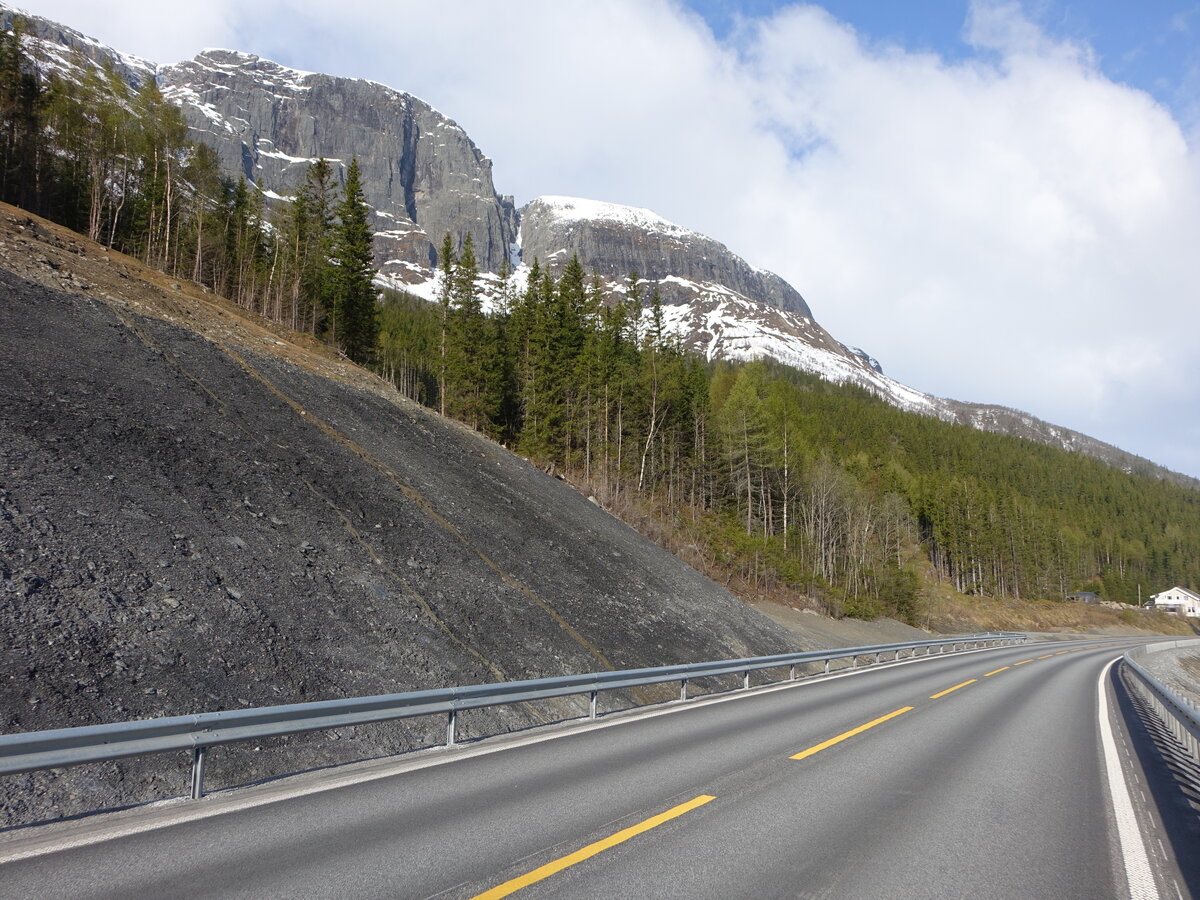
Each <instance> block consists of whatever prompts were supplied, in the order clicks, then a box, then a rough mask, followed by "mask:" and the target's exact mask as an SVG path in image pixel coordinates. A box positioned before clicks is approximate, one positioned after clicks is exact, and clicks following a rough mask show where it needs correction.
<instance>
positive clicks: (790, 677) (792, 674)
mask: <svg viewBox="0 0 1200 900" xmlns="http://www.w3.org/2000/svg"><path fill="white" fill-rule="evenodd" d="M795 680H796V664H795V663H792V670H791V671H790V672H789V673H788V681H795Z"/></svg>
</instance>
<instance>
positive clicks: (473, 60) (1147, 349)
mask: <svg viewBox="0 0 1200 900" xmlns="http://www.w3.org/2000/svg"><path fill="white" fill-rule="evenodd" d="M19 2H20V5H22V6H24V7H26V8H27V9H28V10H29V11H30V12H33V13H37V14H40V15H45V16H48V17H50V18H53V19H57V20H58V21H60V22H63V23H65V24H67V25H70V26H72V27H74V28H77V29H79V30H81V31H83V32H85V33H87V34H90V35H92V36H93V37H96V38H98V39H100V40H102V41H104V42H106V43H108V44H110V45H111V46H114V47H116V48H117V49H119V50H121V51H124V52H129V53H134V54H138V55H140V56H143V57H145V58H147V59H151V60H154V61H157V62H159V63H170V62H175V61H179V60H183V59H188V58H190V57H192V56H194V55H195V54H196V53H197V52H199V51H200V50H201V49H203V48H206V47H228V48H232V49H237V50H242V51H246V52H251V53H256V54H259V55H261V56H263V57H266V58H269V59H274V60H277V61H279V62H282V63H284V64H286V65H290V66H294V67H296V68H299V69H305V70H309V71H319V72H328V73H330V74H334V75H342V76H348V77H357V78H370V79H373V80H375V81H379V82H382V83H383V84H387V85H390V86H392V87H395V88H398V89H400V90H404V91H408V92H410V93H412V94H415V95H416V96H418V97H420V98H421V99H423V100H425V101H427V102H429V103H431V104H433V105H434V106H435V107H437V108H438V109H440V110H441V111H442V112H444V113H446V114H447V115H449V116H450V117H452V118H453V119H455V120H456V121H457V122H458V123H459V124H460V125H462V126H463V128H464V129H465V130H466V131H467V133H468V134H469V135H470V136H471V138H472V139H473V140H474V141H475V142H476V144H477V145H478V146H479V148H480V149H481V150H482V152H483V153H484V154H486V155H487V156H489V157H490V158H491V159H492V160H493V163H494V177H495V184H496V188H497V190H498V191H499V192H501V193H505V194H513V195H514V196H515V197H516V200H517V202H518V204H523V203H525V202H528V201H529V200H532V199H533V198H535V197H537V196H540V195H547V194H559V195H567V196H576V197H586V198H592V199H597V200H607V201H610V202H614V203H623V204H627V205H630V206H637V207H643V208H647V209H650V210H653V211H654V212H656V213H658V214H659V215H661V216H663V217H664V218H666V219H668V220H670V221H673V222H676V223H678V224H679V225H682V226H685V227H687V228H691V229H694V230H696V231H699V232H702V233H704V234H708V235H711V236H712V237H714V238H716V239H717V240H719V241H721V242H723V243H725V244H726V245H727V246H728V247H729V248H730V249H731V250H733V251H734V252H735V253H738V254H740V255H741V256H743V257H744V258H746V259H747V260H748V261H749V262H750V263H752V264H754V265H756V266H761V267H763V268H766V269H770V270H772V271H774V272H777V273H778V274H780V275H782V276H783V277H784V278H786V279H787V280H788V281H789V282H790V283H791V284H793V285H794V286H795V287H796V288H797V289H798V290H799V291H800V292H801V294H803V295H804V297H805V299H806V300H807V301H808V303H809V305H810V307H811V308H812V310H813V312H814V315H815V317H816V319H817V321H818V322H820V323H821V324H822V325H824V326H825V327H826V328H827V329H828V330H829V331H830V332H831V333H832V334H833V335H834V337H836V338H837V339H838V340H840V341H842V342H844V343H847V344H850V345H852V346H857V347H862V348H863V349H864V350H866V351H867V352H868V353H870V354H871V355H872V356H874V357H875V358H877V359H878V360H880V362H881V363H882V364H883V367H884V371H885V372H886V373H887V374H889V375H891V376H892V377H894V378H897V379H899V380H900V381H902V382H904V383H906V384H909V385H911V386H913V387H915V388H918V389H920V390H922V391H926V392H928V393H932V394H936V395H938V396H943V397H953V398H955V399H959V400H968V401H974V402H980V403H994V404H999V405H1002V406H1007V407H1014V408H1017V409H1021V410H1025V411H1028V412H1030V413H1032V414H1033V415H1035V416H1037V417H1039V418H1041V419H1044V420H1047V421H1049V422H1053V423H1055V424H1058V425H1064V426H1067V427H1069V428H1072V429H1075V430H1077V431H1082V432H1084V433H1085V434H1089V435H1092V436H1094V437H1097V438H1099V439H1101V440H1104V441H1107V442H1109V443H1113V444H1116V445H1117V446H1119V447H1122V448H1124V449H1126V450H1130V451H1132V452H1134V453H1137V454H1139V455H1141V456H1144V457H1147V458H1149V459H1152V460H1155V461H1156V462H1159V463H1163V464H1165V465H1167V466H1169V467H1171V468H1173V469H1176V470H1178V471H1181V472H1186V473H1188V474H1191V475H1194V476H1198V477H1200V354H1198V353H1196V351H1195V346H1196V335H1198V334H1200V291H1198V288H1197V285H1198V284H1200V260H1198V257H1197V251H1196V248H1197V247H1200V106H1198V98H1200V63H1198V53H1200V49H1198V48H1200V39H1198V38H1200V0H1194V2H1189V0H1175V2H1167V0H1142V2H1136V3H1126V2H1119V3H1118V2H1112V3H1098V2H1096V3H1083V2H1073V0H905V2H878V0H875V2H868V0H828V2H826V3H824V4H823V5H821V6H817V5H809V4H801V3H782V2H778V0H742V2H740V3H734V4H728V3H718V2H715V0H589V2H582V0H580V2H564V0H508V2H505V3H498V2H495V0H340V2H339V3H337V4H330V3H328V2H326V0H255V2H253V3H246V2H245V0H205V2H204V3H203V4H175V3H168V4H164V3H162V2H161V0H108V2H105V3H103V4H100V3H97V2H96V0H19ZM731 9H732V10H734V12H732V13H731V12H729V10H731Z"/></svg>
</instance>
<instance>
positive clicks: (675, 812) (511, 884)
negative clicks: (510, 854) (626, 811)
mask: <svg viewBox="0 0 1200 900" xmlns="http://www.w3.org/2000/svg"><path fill="white" fill-rule="evenodd" d="M716 799H717V798H716V797H712V796H709V795H708V794H701V795H700V796H699V797H696V798H695V799H692V800H689V801H688V802H687V803H681V804H679V806H676V807H673V808H671V809H668V810H667V811H666V812H663V813H659V814H658V815H657V816H651V817H650V818H649V819H646V821H644V822H639V823H638V824H636V825H631V826H629V827H628V828H626V829H624V830H623V831H618V832H617V833H616V834H614V835H611V836H610V837H606V838H604V839H603V840H600V841H596V842H595V843H594V844H588V845H587V846H586V847H582V848H580V849H579V850H576V851H575V852H574V853H568V854H567V855H566V856H563V857H559V858H558V859H556V860H554V862H548V863H546V865H544V866H539V867H538V868H536V869H534V870H533V871H532V872H528V873H527V874H525V875H521V876H519V877H517V878H513V879H511V880H509V881H506V882H504V884H499V885H496V887H494V888H492V889H491V890H489V891H484V892H483V893H482V894H476V895H475V896H474V897H473V898H471V900H497V898H499V897H507V896H508V895H509V894H513V893H516V892H517V891H519V890H520V889H521V888H523V887H528V886H529V885H531V884H534V883H536V882H538V881H542V880H543V879H545V878H549V877H550V876H551V875H553V874H555V873H556V872H561V871H562V870H563V869H566V868H569V867H570V866H573V865H575V864H576V863H580V862H583V861H584V860H585V859H590V858H591V857H593V856H595V855H596V854H597V853H602V852H604V851H605V850H607V849H609V848H610V847H615V846H617V844H622V843H624V842H625V841H627V840H629V839H630V838H632V837H637V836H638V835H639V834H642V833H643V832H646V831H649V830H650V829H651V828H657V827H658V826H659V825H662V824H663V823H664V822H669V821H671V819H677V818H679V816H682V815H683V814H684V813H686V812H691V811H692V810H693V809H696V808H697V807H699V806H703V805H704V804H705V803H708V802H710V801H712V800H716Z"/></svg>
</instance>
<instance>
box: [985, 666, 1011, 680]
mask: <svg viewBox="0 0 1200 900" xmlns="http://www.w3.org/2000/svg"><path fill="white" fill-rule="evenodd" d="M1011 668H1012V666H1001V667H1000V668H999V669H992V671H990V672H984V674H983V677H984V678H988V677H989V676H992V675H999V674H1000V673H1001V672H1006V671H1008V670H1009V669H1011Z"/></svg>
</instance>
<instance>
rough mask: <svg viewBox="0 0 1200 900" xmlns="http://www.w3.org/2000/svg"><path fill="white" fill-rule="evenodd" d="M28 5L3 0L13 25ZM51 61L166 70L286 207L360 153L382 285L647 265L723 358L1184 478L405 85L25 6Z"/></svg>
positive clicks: (171, 90) (226, 146)
mask: <svg viewBox="0 0 1200 900" xmlns="http://www.w3.org/2000/svg"><path fill="white" fill-rule="evenodd" d="M16 14H17V11H16V10H14V9H12V8H10V7H7V6H4V5H3V4H0V28H3V29H5V30H8V29H10V28H11V24H12V19H13V17H14V15H16ZM26 19H27V22H28V25H29V29H28V34H29V37H30V40H31V49H32V51H33V55H34V56H35V57H36V59H37V60H38V63H39V65H41V66H42V67H43V68H44V69H46V70H48V71H54V72H57V73H58V74H60V75H62V76H64V77H66V78H73V77H77V76H78V73H79V70H80V67H81V66H103V65H108V66H112V67H113V68H114V69H115V70H116V71H118V72H119V73H120V74H121V75H122V76H124V77H125V78H126V79H127V80H129V81H130V82H132V83H133V84H135V85H136V84H139V83H141V82H142V80H144V79H146V78H155V79H157V81H158V83H159V85H160V87H161V88H162V90H163V93H164V95H165V96H166V97H168V98H169V99H171V100H173V101H174V102H176V103H178V104H179V105H180V107H181V109H182V111H183V114H184V117H185V119H186V120H187V122H188V125H189V128H190V130H191V136H192V138H193V139H195V140H199V141H203V142H205V143H207V144H209V145H210V146H212V147H213V148H214V149H215V150H216V152H217V155H218V158H219V159H220V160H221V162H222V165H223V166H224V168H225V170H226V171H227V172H228V173H230V174H231V175H237V174H241V175H243V176H245V177H246V179H247V181H249V182H251V183H256V184H260V185H261V189H262V191H263V193H264V195H265V197H266V198H267V200H268V201H269V202H271V203H276V204H278V203H286V202H288V199H289V197H290V196H291V195H293V194H294V193H295V190H296V188H297V186H298V185H299V183H300V182H301V180H302V179H303V178H304V175H305V172H306V170H307V168H308V165H309V164H310V163H312V162H313V161H314V160H316V159H318V158H321V157H324V158H325V159H328V160H330V161H331V162H333V163H334V164H335V169H336V170H337V171H343V169H342V168H341V167H342V166H344V165H345V164H347V163H348V162H349V160H350V159H351V158H352V157H357V158H358V160H359V163H360V166H361V169H362V174H363V188H364V193H365V196H366V199H367V203H368V205H369V206H370V207H371V208H372V211H373V216H374V222H373V224H374V228H375V232H376V235H375V253H376V261H377V263H378V265H379V267H380V277H379V282H380V284H381V285H384V286H388V287H394V288H399V289H403V290H407V291H410V292H412V293H414V294H417V295H418V296H424V297H426V298H428V299H433V298H434V297H435V296H436V294H437V272H436V267H437V253H438V248H439V246H440V243H441V237H442V235H443V234H445V233H447V232H448V233H450V234H451V236H452V237H453V239H454V241H455V242H456V243H457V244H458V245H461V244H462V242H463V240H464V239H465V237H466V235H467V234H470V235H471V236H472V238H473V241H474V244H475V250H476V254H477V257H478V258H479V260H480V264H481V266H482V268H483V269H484V270H485V274H484V275H483V276H482V277H481V282H480V283H481V286H483V288H484V289H485V291H486V290H492V289H493V288H495V286H496V285H498V279H497V278H496V276H495V272H496V271H497V270H498V269H499V268H500V266H501V264H502V262H504V261H508V262H511V263H516V264H518V268H517V271H516V281H517V283H518V284H519V283H520V282H521V280H522V279H523V278H524V276H525V274H526V273H527V272H528V264H529V263H531V262H532V261H533V260H534V259H537V260H538V261H539V262H540V263H541V264H542V265H544V266H549V267H550V268H551V269H552V270H553V269H555V268H556V267H558V266H561V265H564V264H565V263H566V262H567V261H568V260H569V259H570V258H571V256H572V255H575V254H577V255H578V256H579V259H580V261H581V262H582V263H583V265H584V266H585V267H586V268H587V269H589V270H590V271H592V272H594V273H595V274H596V275H597V276H598V277H599V278H600V279H601V281H602V283H603V284H604V286H605V289H606V290H607V291H608V292H609V293H610V294H611V295H613V296H616V295H618V294H621V293H623V292H624V291H626V289H627V280H628V276H629V275H630V274H631V273H633V272H636V273H638V275H639V277H640V278H641V279H642V287H643V288H644V291H645V293H646V294H649V292H650V290H651V289H653V288H655V287H657V288H658V291H659V293H660V295H661V296H662V298H663V302H664V312H665V313H666V320H667V323H668V324H669V326H670V327H671V328H672V329H673V330H674V331H675V332H677V333H678V334H679V336H680V338H681V340H682V341H683V343H684V344H685V346H687V347H689V348H690V349H693V350H695V351H697V352H699V353H703V354H704V355H705V356H706V357H707V358H709V359H716V358H724V359H751V358H755V357H760V356H767V357H771V358H774V359H776V360H778V361H780V362H782V363H785V364H787V365H791V366H795V367H796V368H798V369H802V370H804V371H807V372H811V373H814V374H817V375H820V376H822V377H824V378H826V379H829V380H830V381H835V382H839V383H847V382H849V383H853V384H857V385H860V386H862V387H864V388H866V389H867V390H869V391H872V392H873V393H875V394H877V395H878V396H880V397H882V398H884V399H885V400H886V401H888V402H889V403H892V404H894V405H896V406H898V407H900V408H902V409H906V410H910V411H913V412H917V413H922V414H925V415H932V416H937V417H939V418H942V419H946V420H948V421H953V422H959V423H962V424H964V425H970V426H972V427H975V428H979V429H982V430H986V431H995V432H1002V433H1007V434H1015V435H1018V436H1021V437H1027V438H1030V439H1032V440H1037V441H1040V442H1043V443H1047V444H1051V445H1053V446H1057V447H1062V448H1064V449H1068V450H1076V451H1080V452H1083V453H1087V454H1089V455H1092V456H1095V457H1097V458H1100V459H1102V460H1104V461H1105V462H1108V463H1110V464H1112V465H1115V466H1118V467H1120V468H1123V469H1126V470H1127V471H1141V472H1147V473H1150V474H1155V475H1159V476H1163V477H1170V473H1166V475H1165V476H1164V473H1165V472H1166V470H1161V469H1159V468H1158V467H1156V466H1153V465H1152V464H1150V463H1148V462H1147V461H1145V460H1142V459H1140V458H1138V457H1135V456H1132V455H1131V454H1127V453H1125V452H1124V451H1121V450H1119V449H1117V448H1115V447H1112V446H1110V445H1108V444H1103V443H1102V442H1100V441H1096V440H1095V439H1093V438H1089V437H1087V436H1086V435H1082V434H1079V433H1078V432H1073V431H1070V430H1068V429H1063V428H1058V427H1057V426H1054V425H1050V424H1048V423H1045V422H1041V421H1040V420H1038V419H1035V418H1033V417H1032V416H1029V415H1027V414H1025V413H1021V412H1019V411H1015V410H1009V409H1006V408H1003V407H998V406H983V405H978V404H969V403H961V402H958V401H954V400H947V399H943V398H939V397H933V396H931V395H928V394H925V393H923V392H921V391H919V390H916V389H914V388H911V387H908V386H907V385H904V384H901V383H900V382H898V381H895V380H894V379H892V378H889V377H887V376H886V375H885V374H884V372H883V368H882V366H881V365H880V364H879V363H878V362H877V361H876V360H875V359H873V358H872V357H871V356H870V355H869V354H867V353H866V352H864V351H863V350H860V349H858V348H854V347H848V346H846V345H845V344H843V343H841V342H840V341H838V340H837V339H836V338H834V337H833V336H832V335H830V334H829V332H827V331H826V330H825V329H824V328H822V327H821V325H820V324H819V323H818V322H817V321H816V320H815V319H814V318H813V314H812V311H811V310H810V308H809V306H808V304H807V303H806V302H805V300H804V298H803V297H802V296H801V295H800V293H799V292H798V291H797V290H796V289H795V288H794V287H792V286H791V285H790V284H788V283H787V282H786V281H784V280H783V279H782V278H780V277H779V276H778V275H775V274H774V273H772V272H768V271H766V270H764V269H760V268H758V267H756V266H754V265H752V264H751V263H749V262H747V261H746V260H744V259H742V258H741V257H739V256H738V255H736V254H735V253H733V252H731V251H730V250H729V249H728V248H727V247H726V246H725V245H724V244H721V243H720V242H719V241H717V240H714V239H713V238H711V237H708V236H706V235H703V234H699V233H697V232H694V231H691V230H689V229H687V228H683V227H681V226H679V225H676V224H674V223H671V222H668V221H667V220H665V219H663V218H662V217H661V216H658V215H656V214H655V213H653V212H650V211H649V210H644V209H637V208H633V207H627V206H618V205H616V204H612V203H605V202H601V201H596V200H585V199H580V198H569V197H540V198H538V199H536V200H533V201H532V202H530V203H529V204H527V205H526V206H525V207H524V208H523V209H521V210H520V211H519V212H518V211H517V210H516V209H515V207H514V204H513V201H512V198H511V197H508V196H504V195H501V194H498V193H497V191H496V188H495V185H494V182H493V177H492V164H491V161H490V160H489V159H488V158H487V157H486V156H484V155H483V153H482V152H481V151H480V150H479V148H478V147H477V146H476V145H475V144H474V142H472V141H471V139H470V137H469V136H468V135H467V134H466V132H464V131H463V129H462V128H460V127H459V126H458V125H457V124H456V123H455V122H454V121H453V120H451V119H449V118H448V117H446V116H445V115H443V114H442V113H440V112H438V111H437V110H436V109H434V108H433V107H432V106H430V105H429V104H427V103H425V102H424V101H422V100H420V99H419V98H417V97H414V96H412V95H411V94H407V93H405V92H403V91H398V90H394V89H392V88H390V87H387V86H385V85H381V84H378V83H375V82H369V81H363V80H358V79H349V78H339V77H335V76H331V75H322V74H318V73H313V72H303V71H300V70H297V69H292V68H289V67H287V66H283V65H280V64H278V63H275V62H272V61H270V60H266V59H262V58H260V57H257V56H253V55H251V54H246V53H239V52H236V51H231V50H205V51H203V52H202V53H200V54H198V55H197V56H196V57H195V58H194V59H192V60H188V61H186V62H182V63H178V64H174V65H167V66H160V65H157V64H155V63H152V62H150V61H148V60H144V59H140V58H138V57H135V56H130V55H128V54H122V53H120V52H118V51H116V50H113V49H112V48H109V47H107V46H105V45H103V44H101V43H100V42H99V41H96V40H95V39H93V38H91V37H88V36H87V35H83V34H81V33H79V32H77V31H74V30H73V29H70V28H68V27H65V26H63V25H60V24H58V23H56V22H52V21H49V20H47V19H43V18H39V17H36V16H28V15H26Z"/></svg>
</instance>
